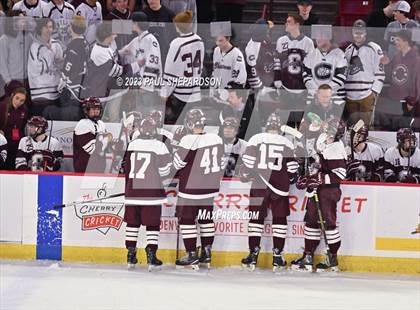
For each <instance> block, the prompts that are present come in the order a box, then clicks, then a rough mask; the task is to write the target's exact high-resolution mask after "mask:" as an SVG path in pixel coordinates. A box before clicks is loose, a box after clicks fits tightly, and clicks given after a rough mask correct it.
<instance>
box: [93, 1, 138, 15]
mask: <svg viewBox="0 0 420 310" xmlns="http://www.w3.org/2000/svg"><path fill="white" fill-rule="evenodd" d="M120 2H122V1H121V0H120ZM139 2H141V1H139ZM101 5H102V16H107V15H108V14H110V13H111V12H112V11H113V10H114V9H115V8H116V6H117V4H116V0H106V4H104V3H102V1H101ZM104 7H105V11H106V13H104V10H103V8H104ZM127 9H128V11H130V12H131V13H133V12H134V11H137V9H138V8H137V4H136V0H127Z"/></svg>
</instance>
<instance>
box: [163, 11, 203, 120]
mask: <svg viewBox="0 0 420 310" xmlns="http://www.w3.org/2000/svg"><path fill="white" fill-rule="evenodd" d="M173 21H174V24H175V28H176V31H177V32H178V33H179V37H177V38H175V39H174V40H173V41H172V42H171V44H170V46H169V51H168V55H167V58H166V62H165V71H164V75H163V80H164V85H163V87H162V89H161V99H162V102H166V103H167V107H168V110H167V111H166V112H167V113H166V116H167V119H168V121H170V122H172V123H173V122H176V121H177V120H178V117H179V116H180V114H181V112H182V110H183V108H184V107H185V105H186V104H187V103H195V102H198V101H200V100H201V90H200V85H198V84H197V80H196V79H198V78H200V77H201V72H202V70H203V61H204V53H205V49H204V43H203V40H202V39H201V37H200V36H198V35H197V34H195V33H193V24H192V21H193V13H192V12H191V11H187V12H183V13H179V14H177V15H176V16H175V17H174V20H173ZM168 99H169V100H168Z"/></svg>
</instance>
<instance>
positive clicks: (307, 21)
mask: <svg viewBox="0 0 420 310" xmlns="http://www.w3.org/2000/svg"><path fill="white" fill-rule="evenodd" d="M297 7H298V10H299V15H300V17H302V19H303V24H302V26H311V25H315V24H318V15H316V14H315V13H313V12H312V8H313V6H312V0H298V2H297Z"/></svg>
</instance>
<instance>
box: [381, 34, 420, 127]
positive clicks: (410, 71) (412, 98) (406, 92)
mask: <svg viewBox="0 0 420 310" xmlns="http://www.w3.org/2000/svg"><path fill="white" fill-rule="evenodd" d="M395 46H396V47H397V50H398V53H397V54H396V55H395V57H394V59H393V60H392V61H391V63H390V64H389V66H387V68H386V69H387V70H386V71H387V73H388V74H387V77H388V78H389V82H390V84H391V86H390V88H389V89H388V91H387V98H388V99H390V100H391V102H390V104H393V105H394V106H395V107H398V110H396V111H397V112H396V114H398V115H399V116H401V109H402V111H403V115H404V116H406V118H405V119H401V118H398V117H397V118H396V119H395V121H398V119H400V121H398V122H397V123H394V124H392V125H391V128H392V129H393V130H398V129H399V128H401V127H409V124H410V122H411V119H412V116H414V115H412V112H414V111H413V109H414V107H415V106H417V102H418V100H419V98H420V56H419V55H418V53H417V50H416V49H415V48H413V41H412V40H411V32H410V31H409V30H401V31H399V32H397V34H396V35H395ZM388 119H389V118H388Z"/></svg>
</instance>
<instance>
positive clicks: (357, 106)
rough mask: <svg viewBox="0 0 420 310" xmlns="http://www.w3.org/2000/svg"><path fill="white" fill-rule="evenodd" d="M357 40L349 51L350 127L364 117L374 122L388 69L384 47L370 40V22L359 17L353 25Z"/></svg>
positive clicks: (346, 107)
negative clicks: (382, 62)
mask: <svg viewBox="0 0 420 310" xmlns="http://www.w3.org/2000/svg"><path fill="white" fill-rule="evenodd" d="M352 35H353V43H351V44H350V45H349V46H348V47H347V48H346V51H345V57H346V60H347V63H348V69H347V78H346V81H345V83H344V88H345V91H346V97H347V98H346V105H345V108H344V112H345V120H346V121H347V125H348V126H352V125H354V124H356V122H358V121H359V120H360V119H362V120H363V121H364V122H365V124H366V125H370V124H371V121H372V116H373V115H372V114H373V111H374V110H375V105H376V100H377V98H378V96H379V94H380V93H381V91H382V87H383V85H384V80H385V72H384V69H383V65H382V64H381V59H382V57H383V52H382V49H381V47H380V46H379V45H378V44H376V43H374V42H372V41H371V42H369V41H367V35H368V33H367V29H366V23H365V22H364V21H363V20H361V19H358V20H356V21H355V22H354V24H353V28H352Z"/></svg>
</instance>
